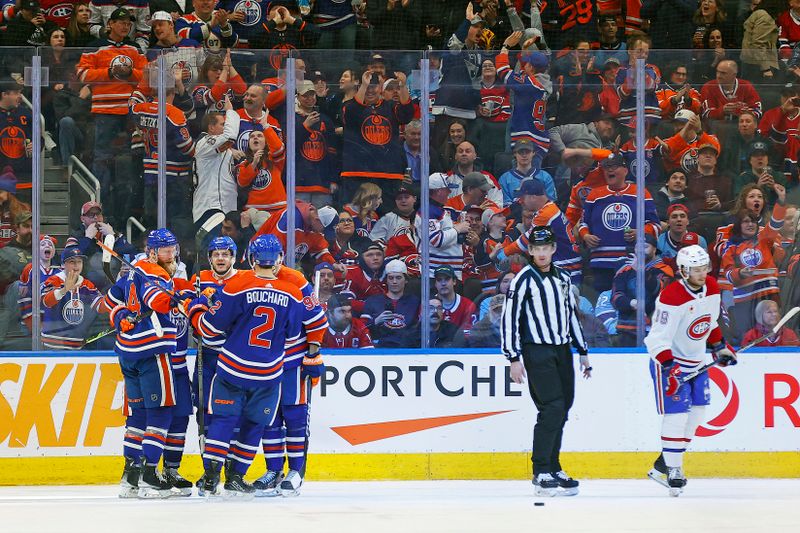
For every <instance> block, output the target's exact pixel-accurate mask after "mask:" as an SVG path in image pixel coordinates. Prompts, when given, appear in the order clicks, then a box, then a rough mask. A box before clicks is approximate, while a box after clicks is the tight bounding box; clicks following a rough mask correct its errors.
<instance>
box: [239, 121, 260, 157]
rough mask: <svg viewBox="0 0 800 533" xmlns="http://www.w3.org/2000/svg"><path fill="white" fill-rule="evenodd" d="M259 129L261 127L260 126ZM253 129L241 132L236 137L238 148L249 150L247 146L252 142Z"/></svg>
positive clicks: (243, 150) (244, 150)
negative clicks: (251, 133)
mask: <svg viewBox="0 0 800 533" xmlns="http://www.w3.org/2000/svg"><path fill="white" fill-rule="evenodd" d="M258 129H261V127H260V126H259V128H258ZM251 131H252V130H249V129H248V130H245V131H242V132H240V133H239V136H238V137H237V138H236V149H237V150H240V151H242V152H246V151H247V147H248V146H249V144H250V132H251Z"/></svg>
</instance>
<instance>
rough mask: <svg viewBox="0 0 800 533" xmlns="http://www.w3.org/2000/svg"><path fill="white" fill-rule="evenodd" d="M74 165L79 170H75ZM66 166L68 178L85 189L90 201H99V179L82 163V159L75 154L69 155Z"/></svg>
mask: <svg viewBox="0 0 800 533" xmlns="http://www.w3.org/2000/svg"><path fill="white" fill-rule="evenodd" d="M76 167H77V170H79V172H75V168H76ZM67 168H68V172H69V177H70V179H74V180H75V181H76V182H77V184H78V185H80V187H81V189H83V190H84V191H86V193H87V194H88V195H89V199H90V200H91V201H93V202H99V201H100V180H98V179H97V177H96V176H95V175H94V174H92V171H91V170H89V169H88V168H87V167H86V165H84V164H83V161H81V160H80V159H78V156H76V155H73V156H70V158H69V164H68V167H67Z"/></svg>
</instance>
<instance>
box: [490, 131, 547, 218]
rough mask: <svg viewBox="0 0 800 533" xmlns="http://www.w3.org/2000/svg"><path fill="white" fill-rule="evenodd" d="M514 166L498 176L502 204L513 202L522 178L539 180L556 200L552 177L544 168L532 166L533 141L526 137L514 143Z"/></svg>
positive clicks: (507, 204)
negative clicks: (501, 192)
mask: <svg viewBox="0 0 800 533" xmlns="http://www.w3.org/2000/svg"><path fill="white" fill-rule="evenodd" d="M512 153H513V157H514V159H513V161H514V168H512V169H511V170H509V171H507V172H504V173H503V175H502V176H500V180H499V181H500V188H501V189H502V191H503V205H504V206H509V205H511V204H512V203H513V202H514V199H515V198H516V193H517V191H518V190H519V187H520V185H521V184H522V182H523V180H526V179H535V180H539V181H541V182H542V183H543V184H544V186H545V189H546V190H547V196H548V198H550V199H551V200H553V201H555V200H556V186H555V183H554V182H553V177H552V176H551V175H550V174H549V173H548V172H546V171H545V170H544V169H539V170H537V169H535V168H534V167H533V157H534V152H533V143H531V141H529V140H528V139H521V140H520V141H518V142H517V143H516V144H515V145H514V149H513V150H512Z"/></svg>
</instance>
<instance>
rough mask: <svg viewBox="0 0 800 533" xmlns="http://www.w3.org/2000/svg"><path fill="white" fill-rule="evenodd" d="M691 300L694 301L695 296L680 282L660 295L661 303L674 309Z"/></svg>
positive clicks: (670, 286)
mask: <svg viewBox="0 0 800 533" xmlns="http://www.w3.org/2000/svg"><path fill="white" fill-rule="evenodd" d="M717 292H719V288H717ZM691 300H694V296H693V295H692V294H691V293H690V292H689V290H688V289H687V288H686V285H684V284H683V282H682V281H680V280H676V281H673V282H672V283H670V284H669V285H667V286H666V288H665V289H664V290H663V291H661V294H659V295H658V301H659V302H661V303H662V304H664V305H671V306H673V307H678V306H681V305H683V304H685V303H686V302H689V301H691Z"/></svg>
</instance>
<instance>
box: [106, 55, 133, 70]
mask: <svg viewBox="0 0 800 533" xmlns="http://www.w3.org/2000/svg"><path fill="white" fill-rule="evenodd" d="M114 67H129V68H133V59H131V58H130V57H128V56H126V55H125V54H120V55H118V56H115V57H114V59H112V60H111V68H112V69H113V68H114Z"/></svg>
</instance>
